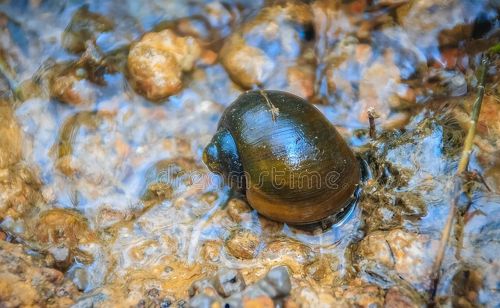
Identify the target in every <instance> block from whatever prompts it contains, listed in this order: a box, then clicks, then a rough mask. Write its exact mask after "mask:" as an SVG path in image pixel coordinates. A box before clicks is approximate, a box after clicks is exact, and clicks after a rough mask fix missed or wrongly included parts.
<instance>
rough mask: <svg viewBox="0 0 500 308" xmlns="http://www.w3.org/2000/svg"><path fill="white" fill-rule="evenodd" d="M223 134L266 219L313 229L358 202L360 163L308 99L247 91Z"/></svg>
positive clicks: (223, 124) (224, 122) (230, 111)
mask: <svg viewBox="0 0 500 308" xmlns="http://www.w3.org/2000/svg"><path fill="white" fill-rule="evenodd" d="M272 108H277V112H276V113H275V114H274V115H273V114H272V113H271V110H272ZM218 132H225V133H226V135H227V132H229V133H230V135H231V136H232V138H233V140H234V143H235V145H236V151H237V153H235V154H234V155H233V156H231V157H236V158H234V159H233V160H235V159H239V161H240V163H241V166H242V168H243V173H244V177H245V181H243V182H246V196H247V199H248V201H249V203H250V205H251V206H252V207H253V208H255V209H256V210H257V211H258V212H259V213H260V214H262V215H264V216H266V217H268V218H270V219H273V220H276V221H282V222H286V223H290V224H309V223H314V222H318V221H321V220H323V219H324V218H326V217H328V216H330V215H332V214H337V213H339V212H340V211H342V209H343V208H344V207H346V206H347V205H348V204H349V203H350V202H352V196H353V194H354V191H355V189H356V187H357V185H358V184H359V182H360V176H361V172H360V166H359V163H358V161H357V159H356V158H355V156H354V154H353V152H352V151H351V149H350V148H349V147H348V145H347V144H346V142H345V141H344V140H343V139H342V137H341V136H340V135H339V133H338V132H337V130H336V129H335V127H334V126H333V125H332V124H331V123H330V122H329V121H328V120H327V119H326V118H325V117H324V116H323V114H322V113H321V112H320V111H319V110H318V109H317V108H316V107H314V106H313V105H312V104H310V103H308V102H307V101H305V100H304V99H302V98H300V97H298V96H295V95H293V94H290V93H286V92H281V91H265V93H262V91H249V92H246V93H244V94H242V95H241V96H240V97H239V98H238V99H237V100H236V101H234V102H233V103H232V104H231V105H230V106H229V107H228V108H227V109H226V111H225V112H224V114H223V116H222V118H221V120H220V122H219V129H218ZM216 139H217V135H216V136H214V139H213V142H214V140H216ZM222 144H228V142H227V141H226V142H223V143H222ZM210 146H211V145H209V146H208V147H207V149H208V148H209V147H210ZM219 147H220V145H219ZM219 151H221V150H220V149H219ZM222 151H224V149H222ZM205 161H206V162H207V158H206V157H205ZM212 164H213V163H212ZM233 168H234V167H233ZM222 169H224V168H222ZM219 170H221V169H220V168H219ZM226 171H227V170H226ZM229 172H231V171H229ZM238 172H239V171H237V173H238Z"/></svg>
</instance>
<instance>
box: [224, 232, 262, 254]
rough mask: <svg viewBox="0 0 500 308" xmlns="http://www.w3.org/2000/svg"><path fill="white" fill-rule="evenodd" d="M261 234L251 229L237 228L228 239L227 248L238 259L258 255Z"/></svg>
mask: <svg viewBox="0 0 500 308" xmlns="http://www.w3.org/2000/svg"><path fill="white" fill-rule="evenodd" d="M259 242H260V240H259V236H258V235H257V234H255V233H254V232H252V231H250V230H236V231H234V232H233V233H232V234H231V236H230V237H229V238H228V239H227V240H226V248H227V250H228V251H229V253H230V254H231V255H233V256H234V257H235V258H238V259H253V258H254V257H255V256H256V255H257V249H258V247H259Z"/></svg>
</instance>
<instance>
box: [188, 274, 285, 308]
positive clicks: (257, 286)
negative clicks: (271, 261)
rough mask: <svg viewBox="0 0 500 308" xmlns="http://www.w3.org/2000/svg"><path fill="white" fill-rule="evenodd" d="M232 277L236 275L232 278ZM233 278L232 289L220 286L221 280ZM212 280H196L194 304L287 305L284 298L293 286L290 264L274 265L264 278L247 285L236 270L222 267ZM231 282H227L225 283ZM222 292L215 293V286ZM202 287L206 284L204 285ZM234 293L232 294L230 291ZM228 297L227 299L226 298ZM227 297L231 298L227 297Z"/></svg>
mask: <svg viewBox="0 0 500 308" xmlns="http://www.w3.org/2000/svg"><path fill="white" fill-rule="evenodd" d="M231 277H232V278H231ZM226 278H231V279H230V280H229V281H228V282H229V283H230V288H229V289H231V292H227V291H228V290H227V289H221V288H220V287H217V285H218V284H219V283H220V280H226ZM209 281H210V280H203V281H199V282H196V283H195V284H194V285H193V286H192V287H191V289H192V290H194V289H196V290H197V292H191V293H190V294H191V296H192V298H191V299H190V301H189V305H190V307H193V308H194V307H213V306H215V307H218V306H220V307H275V305H278V304H280V305H281V304H283V300H284V299H285V298H286V297H287V296H288V295H289V294H290V291H291V289H292V285H291V281H290V274H289V272H288V268H287V267H286V266H277V267H274V268H272V269H271V270H270V271H269V272H268V273H267V274H266V275H265V276H264V277H263V278H262V279H260V280H258V281H257V282H255V283H254V284H252V285H250V286H248V287H247V288H245V282H244V280H243V278H242V277H241V274H239V272H238V271H236V270H227V269H226V270H222V271H219V273H218V274H217V275H216V276H215V277H213V278H212V280H211V283H210V282H209ZM225 284H227V281H226V282H225ZM212 285H215V288H216V289H217V291H218V293H217V294H214V293H213V292H212V290H213V287H212ZM200 286H203V287H202V288H200ZM229 293H230V296H229V297H228V296H227V294H229ZM222 297H224V298H225V299H223V298H222ZM226 297H227V298H226Z"/></svg>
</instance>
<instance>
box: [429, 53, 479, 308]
mask: <svg viewBox="0 0 500 308" xmlns="http://www.w3.org/2000/svg"><path fill="white" fill-rule="evenodd" d="M487 64H488V57H487V56H483V58H482V60H481V65H480V67H479V85H478V90H477V98H476V101H475V102H474V105H473V107H472V115H471V126H470V127H469V130H468V132H467V137H466V138H465V143H464V148H463V150H462V156H461V157H460V161H459V164H458V169H457V173H456V174H455V178H454V185H453V195H452V200H451V202H450V210H449V212H448V217H447V219H446V224H445V226H444V228H443V233H442V235H441V240H440V242H439V249H438V252H437V255H436V260H435V262H434V265H433V267H432V274H431V275H432V276H431V288H430V290H429V294H430V303H431V304H435V303H436V292H437V286H438V284H439V279H440V278H441V266H442V263H443V259H444V255H445V252H446V247H447V246H448V241H449V239H450V234H451V229H452V226H453V222H454V220H455V216H456V214H457V209H458V207H457V204H458V199H459V197H460V193H461V191H462V179H461V178H460V176H461V175H462V174H463V173H464V172H465V171H466V170H467V167H468V165H469V160H470V154H471V152H472V145H473V142H474V136H475V135H476V127H477V122H478V119H479V113H480V112H481V104H482V102H483V96H484V88H485V76H486V67H487Z"/></svg>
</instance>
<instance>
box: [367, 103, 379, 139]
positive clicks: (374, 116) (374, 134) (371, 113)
mask: <svg viewBox="0 0 500 308" xmlns="http://www.w3.org/2000/svg"><path fill="white" fill-rule="evenodd" d="M367 113H368V121H369V122H370V138H372V140H375V139H377V130H376V127H375V119H377V118H379V117H380V116H379V114H378V113H377V112H376V111H375V108H373V107H370V108H368V111H367Z"/></svg>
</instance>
